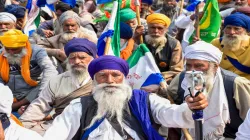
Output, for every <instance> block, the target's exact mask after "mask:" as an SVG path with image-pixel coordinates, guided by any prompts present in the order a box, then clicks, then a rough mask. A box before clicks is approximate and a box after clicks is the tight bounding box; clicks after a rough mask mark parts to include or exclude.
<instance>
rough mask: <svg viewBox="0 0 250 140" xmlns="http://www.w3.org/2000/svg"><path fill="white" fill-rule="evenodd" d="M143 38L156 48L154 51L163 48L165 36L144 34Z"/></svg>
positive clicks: (165, 41)
mask: <svg viewBox="0 0 250 140" xmlns="http://www.w3.org/2000/svg"><path fill="white" fill-rule="evenodd" d="M145 40H146V42H147V43H148V44H149V45H151V46H152V47H154V48H157V49H156V53H157V52H159V51H161V50H162V48H164V47H165V45H166V43H167V38H166V37H165V36H161V37H152V36H151V35H146V36H145Z"/></svg>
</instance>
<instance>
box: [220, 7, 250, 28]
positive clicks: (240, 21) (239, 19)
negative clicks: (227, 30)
mask: <svg viewBox="0 0 250 140" xmlns="http://www.w3.org/2000/svg"><path fill="white" fill-rule="evenodd" d="M227 25H233V26H239V27H242V28H245V29H246V30H247V32H250V17H249V16H247V15H245V14H242V13H238V12H237V13H234V14H231V15H229V16H227V17H226V18H225V19H224V27H226V26H227Z"/></svg>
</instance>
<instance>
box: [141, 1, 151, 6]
mask: <svg viewBox="0 0 250 140" xmlns="http://www.w3.org/2000/svg"><path fill="white" fill-rule="evenodd" d="M141 2H142V3H147V4H148V5H152V4H153V0H142V1H141Z"/></svg>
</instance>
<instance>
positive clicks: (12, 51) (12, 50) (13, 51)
mask: <svg viewBox="0 0 250 140" xmlns="http://www.w3.org/2000/svg"><path fill="white" fill-rule="evenodd" d="M22 49H23V47H21V48H5V51H6V52H7V53H9V54H10V55H15V54H20V53H21V52H22Z"/></svg>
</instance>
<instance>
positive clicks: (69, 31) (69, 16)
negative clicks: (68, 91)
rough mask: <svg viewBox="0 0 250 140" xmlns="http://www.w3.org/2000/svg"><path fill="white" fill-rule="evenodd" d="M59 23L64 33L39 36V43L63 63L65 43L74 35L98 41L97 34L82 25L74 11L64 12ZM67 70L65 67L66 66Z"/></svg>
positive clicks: (50, 54)
mask: <svg viewBox="0 0 250 140" xmlns="http://www.w3.org/2000/svg"><path fill="white" fill-rule="evenodd" d="M59 23H60V25H61V26H62V29H63V33H61V34H59V35H56V36H53V37H50V38H44V39H43V40H40V38H37V37H36V39H37V44H38V45H39V46H41V47H44V48H45V49H46V51H47V53H48V55H49V56H53V57H55V58H57V60H59V61H60V62H61V63H63V62H64V61H65V60H66V58H67V56H66V55H65V53H64V50H63V48H64V45H65V44H66V43H67V42H68V41H69V40H71V39H72V38H74V37H77V38H85V39H88V40H90V41H92V42H95V43H96V42H97V36H96V34H95V33H94V32H93V31H90V30H88V29H85V28H83V27H81V25H80V23H81V20H80V17H79V16H78V15H77V14H76V13H75V12H73V11H66V12H64V13H63V14H62V15H61V16H60V18H59ZM64 70H65V67H64Z"/></svg>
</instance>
